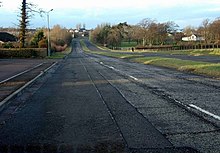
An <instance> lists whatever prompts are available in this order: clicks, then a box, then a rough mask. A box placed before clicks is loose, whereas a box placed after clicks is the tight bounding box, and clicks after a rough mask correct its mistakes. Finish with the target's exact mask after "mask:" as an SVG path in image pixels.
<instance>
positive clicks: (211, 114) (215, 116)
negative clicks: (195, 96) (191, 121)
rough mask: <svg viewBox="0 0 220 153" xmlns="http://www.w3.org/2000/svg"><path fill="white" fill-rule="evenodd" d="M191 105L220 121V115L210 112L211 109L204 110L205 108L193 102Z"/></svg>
mask: <svg viewBox="0 0 220 153" xmlns="http://www.w3.org/2000/svg"><path fill="white" fill-rule="evenodd" d="M189 106H190V107H192V108H194V109H196V110H198V111H200V112H202V113H205V114H207V115H209V116H211V117H213V118H215V119H217V120H219V121H220V116H218V115H215V114H213V113H210V112H209V111H207V110H204V109H202V108H200V107H198V106H196V105H193V104H190V105H189Z"/></svg>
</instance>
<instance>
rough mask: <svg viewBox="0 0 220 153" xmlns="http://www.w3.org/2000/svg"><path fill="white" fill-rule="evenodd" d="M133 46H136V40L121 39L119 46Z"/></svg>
mask: <svg viewBox="0 0 220 153" xmlns="http://www.w3.org/2000/svg"><path fill="white" fill-rule="evenodd" d="M135 46H137V42H136V41H131V42H125V41H123V42H122V43H121V47H135Z"/></svg>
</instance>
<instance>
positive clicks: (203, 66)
mask: <svg viewBox="0 0 220 153" xmlns="http://www.w3.org/2000/svg"><path fill="white" fill-rule="evenodd" d="M132 61H135V62H139V63H143V64H150V65H155V66H162V67H166V68H173V69H176V70H179V71H185V72H190V73H195V74H200V75H206V76H210V77H216V78H219V77H220V63H217V64H215V63H209V62H197V61H191V60H181V59H176V58H162V57H143V58H134V59H132Z"/></svg>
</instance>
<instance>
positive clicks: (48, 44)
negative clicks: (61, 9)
mask: <svg viewBox="0 0 220 153" xmlns="http://www.w3.org/2000/svg"><path fill="white" fill-rule="evenodd" d="M51 11H53V9H51V10H49V11H48V12H46V13H47V28H48V29H47V30H48V36H47V49H48V52H47V55H48V56H50V54H51V52H50V16H49V13H50V12H51Z"/></svg>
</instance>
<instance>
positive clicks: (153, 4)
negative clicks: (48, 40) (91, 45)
mask: <svg viewBox="0 0 220 153" xmlns="http://www.w3.org/2000/svg"><path fill="white" fill-rule="evenodd" d="M0 1H2V5H3V6H2V7H0V27H9V26H10V27H15V26H16V25H17V24H18V15H19V13H20V12H19V6H20V5H21V2H22V0H0ZM27 2H32V3H34V4H37V5H38V7H39V8H42V9H43V10H45V11H48V10H50V9H54V10H53V11H52V12H50V19H51V20H50V24H51V26H53V25H55V24H60V25H62V26H64V27H67V28H75V27H76V24H78V23H82V24H83V23H85V24H86V27H87V28H89V29H90V28H95V27H96V26H97V24H101V23H111V24H118V23H120V22H127V23H128V24H137V23H139V22H140V21H141V20H142V19H144V18H151V19H156V20H157V21H158V22H167V21H174V22H175V23H176V24H178V25H179V26H180V27H181V28H183V27H185V26H188V25H191V26H195V27H197V26H199V25H201V23H202V21H203V20H204V19H207V18H208V19H210V20H214V19H216V18H217V17H220V0H78V1H74V0H27ZM46 26H47V21H46V16H45V17H40V16H39V15H37V14H36V15H35V16H34V17H33V18H32V19H31V22H30V27H32V28H36V27H46Z"/></svg>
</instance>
